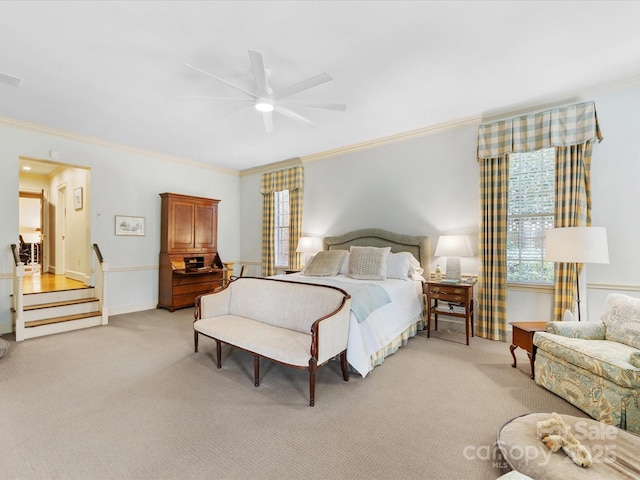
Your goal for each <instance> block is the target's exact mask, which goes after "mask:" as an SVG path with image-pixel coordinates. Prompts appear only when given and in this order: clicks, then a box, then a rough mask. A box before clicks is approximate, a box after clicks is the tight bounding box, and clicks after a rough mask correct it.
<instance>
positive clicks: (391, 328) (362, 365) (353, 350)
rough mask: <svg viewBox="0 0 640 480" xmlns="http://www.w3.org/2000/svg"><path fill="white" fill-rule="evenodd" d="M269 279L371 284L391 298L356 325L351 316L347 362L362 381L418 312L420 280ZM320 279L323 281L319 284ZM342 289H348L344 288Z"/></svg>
mask: <svg viewBox="0 0 640 480" xmlns="http://www.w3.org/2000/svg"><path fill="white" fill-rule="evenodd" d="M273 278H278V279H280V280H288V281H295V282H306V283H315V284H320V285H322V284H327V285H332V286H339V285H336V282H343V283H345V284H349V283H351V284H360V285H361V284H363V283H372V284H375V285H379V286H381V287H382V288H384V289H385V291H386V292H387V293H388V295H389V297H390V298H391V303H388V304H386V305H383V306H382V307H380V308H378V309H377V310H375V311H373V312H372V313H371V314H370V315H369V317H368V318H367V319H366V320H364V321H362V322H358V320H357V318H356V316H355V315H354V314H353V312H352V313H351V321H350V326H349V341H348V344H347V360H348V361H349V364H350V365H351V366H352V367H353V368H354V369H355V370H356V371H357V372H358V373H359V374H360V375H362V377H363V378H364V377H365V376H366V375H367V374H368V373H369V372H370V371H371V369H372V368H373V367H372V366H371V359H372V358H375V355H376V352H378V351H379V350H380V349H382V348H383V347H385V346H386V345H387V344H389V343H390V342H391V341H392V340H394V339H395V338H396V337H397V336H398V335H400V334H401V333H402V332H404V331H405V330H406V329H407V328H408V327H409V326H410V325H411V324H413V323H415V321H416V318H419V316H420V314H421V312H422V282H420V281H414V280H399V279H387V280H376V281H368V280H356V279H353V278H351V277H348V276H346V275H336V276H332V277H329V278H327V277H311V276H306V275H302V274H301V273H294V274H290V275H276V276H274V277H273ZM323 280H326V281H325V282H324V283H323ZM345 290H348V289H346V288H345Z"/></svg>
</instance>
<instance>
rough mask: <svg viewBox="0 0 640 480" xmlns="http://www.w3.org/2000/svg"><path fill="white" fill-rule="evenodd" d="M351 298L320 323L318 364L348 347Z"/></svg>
mask: <svg viewBox="0 0 640 480" xmlns="http://www.w3.org/2000/svg"><path fill="white" fill-rule="evenodd" d="M350 316H351V298H349V297H347V298H346V299H345V302H344V303H343V304H342V306H341V307H340V309H339V310H337V311H336V312H335V313H334V314H333V315H331V316H329V317H326V318H323V319H322V320H319V321H318V322H317V323H318V355H317V360H318V365H322V364H323V363H324V362H326V361H327V360H330V359H331V358H333V357H335V356H336V355H338V354H339V353H341V352H342V351H344V350H346V349H347V340H348V338H349V322H350Z"/></svg>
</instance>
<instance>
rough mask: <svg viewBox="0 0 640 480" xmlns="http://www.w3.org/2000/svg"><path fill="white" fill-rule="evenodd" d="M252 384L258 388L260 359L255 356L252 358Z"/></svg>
mask: <svg viewBox="0 0 640 480" xmlns="http://www.w3.org/2000/svg"><path fill="white" fill-rule="evenodd" d="M253 384H254V385H255V386H256V387H259V386H260V357H259V356H257V355H254V356H253Z"/></svg>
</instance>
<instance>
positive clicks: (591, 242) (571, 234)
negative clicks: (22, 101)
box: [544, 227, 609, 321]
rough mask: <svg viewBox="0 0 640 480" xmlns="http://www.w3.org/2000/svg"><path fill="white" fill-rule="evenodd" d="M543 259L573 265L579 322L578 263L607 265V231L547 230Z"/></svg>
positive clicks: (564, 228)
mask: <svg viewBox="0 0 640 480" xmlns="http://www.w3.org/2000/svg"><path fill="white" fill-rule="evenodd" d="M544 259H545V261H548V262H560V263H573V264H574V266H575V269H576V291H577V294H576V303H577V308H578V321H580V281H579V279H578V277H579V273H580V272H579V270H578V264H579V263H609V247H608V246H607V230H606V229H605V228H604V227H561V228H552V229H550V230H547V238H546V241H545V253H544Z"/></svg>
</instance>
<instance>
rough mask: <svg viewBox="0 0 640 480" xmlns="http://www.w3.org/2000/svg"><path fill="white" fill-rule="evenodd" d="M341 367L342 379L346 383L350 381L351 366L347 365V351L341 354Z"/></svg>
mask: <svg viewBox="0 0 640 480" xmlns="http://www.w3.org/2000/svg"><path fill="white" fill-rule="evenodd" d="M340 367H342V378H343V379H344V381H345V382H348V381H349V366H348V364H347V351H346V350H345V351H344V352H342V353H341V354H340Z"/></svg>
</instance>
